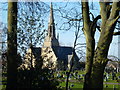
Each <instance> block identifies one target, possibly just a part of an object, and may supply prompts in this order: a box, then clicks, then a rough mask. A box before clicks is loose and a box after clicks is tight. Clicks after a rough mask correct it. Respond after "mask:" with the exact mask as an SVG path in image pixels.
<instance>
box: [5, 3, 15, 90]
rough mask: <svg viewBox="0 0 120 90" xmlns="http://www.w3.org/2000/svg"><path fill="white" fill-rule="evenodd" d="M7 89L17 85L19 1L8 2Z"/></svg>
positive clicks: (10, 89)
mask: <svg viewBox="0 0 120 90" xmlns="http://www.w3.org/2000/svg"><path fill="white" fill-rule="evenodd" d="M7 46H8V48H7V87H6V89H7V90H13V89H15V88H16V87H17V2H8V39H7Z"/></svg>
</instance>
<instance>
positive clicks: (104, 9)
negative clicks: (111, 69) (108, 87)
mask: <svg viewBox="0 0 120 90" xmlns="http://www.w3.org/2000/svg"><path fill="white" fill-rule="evenodd" d="M103 1H104V0H103ZM119 5H120V2H119V1H118V0H117V2H113V3H112V4H111V3H110V2H100V15H98V16H97V17H96V18H95V19H94V20H93V21H91V20H90V16H89V5H88V0H83V2H82V15H83V25H84V26H83V31H84V34H85V37H86V45H87V48H86V75H85V83H84V89H85V90H86V89H89V88H99V89H101V90H102V89H103V74H104V69H105V66H106V64H107V62H108V61H109V60H108V59H107V56H108V51H109V46H110V43H111V42H112V37H113V35H114V34H115V33H116V32H114V30H115V26H116V23H117V21H118V19H119V17H120V16H119V8H120V6H119ZM100 18H101V20H102V22H101V26H100V27H99V28H98V29H99V31H100V37H99V41H98V44H97V48H96V49H95V39H94V34H95V31H96V27H97V20H98V19H100ZM117 33H118V32H117ZM118 34H119V33H118Z"/></svg>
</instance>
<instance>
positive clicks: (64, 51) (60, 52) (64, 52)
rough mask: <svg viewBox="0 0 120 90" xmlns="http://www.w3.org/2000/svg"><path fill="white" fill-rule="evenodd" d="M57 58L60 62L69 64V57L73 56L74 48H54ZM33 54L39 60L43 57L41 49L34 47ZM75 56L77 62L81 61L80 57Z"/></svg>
mask: <svg viewBox="0 0 120 90" xmlns="http://www.w3.org/2000/svg"><path fill="white" fill-rule="evenodd" d="M52 49H53V51H54V53H55V55H56V57H57V58H58V60H63V61H64V62H65V63H68V55H72V52H73V50H74V49H73V48H72V47H65V46H54V47H52ZM32 52H33V54H34V56H35V58H36V59H37V60H39V59H40V55H41V48H40V47H33V48H32ZM74 55H75V60H77V61H79V58H78V56H77V55H76V53H75V54H74Z"/></svg>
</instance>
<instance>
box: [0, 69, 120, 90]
mask: <svg viewBox="0 0 120 90" xmlns="http://www.w3.org/2000/svg"><path fill="white" fill-rule="evenodd" d="M77 72H78V75H81V77H80V78H81V80H80V81H78V80H76V78H75V77H74V76H73V77H72V78H71V80H70V81H71V82H69V86H70V88H72V90H75V89H79V90H81V89H82V88H83V78H84V76H82V75H84V74H85V72H84V71H77ZM65 73H66V71H60V72H59V74H61V75H63V74H64V75H63V76H64V77H62V78H57V79H59V80H60V81H59V82H60V84H59V87H61V88H62V89H63V88H65V86H66V82H65V80H66V75H65ZM72 73H73V72H72ZM54 76H55V78H56V77H57V73H54ZM116 76H120V72H119V73H117V74H116ZM0 78H1V77H0ZM4 81H6V78H4ZM106 83H107V84H106ZM111 83H113V84H111ZM114 83H120V79H119V80H118V81H117V80H112V76H110V77H109V79H108V81H104V90H113V88H117V89H116V90H120V85H117V84H114ZM0 84H1V82H0ZM72 85H74V86H72ZM2 86H3V87H4V88H5V85H0V90H1V87H2Z"/></svg>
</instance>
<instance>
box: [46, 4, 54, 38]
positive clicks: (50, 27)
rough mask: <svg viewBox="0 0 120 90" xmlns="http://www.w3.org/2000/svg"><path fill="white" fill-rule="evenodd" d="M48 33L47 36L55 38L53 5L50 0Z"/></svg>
mask: <svg viewBox="0 0 120 90" xmlns="http://www.w3.org/2000/svg"><path fill="white" fill-rule="evenodd" d="M48 35H49V37H53V38H55V24H54V17H53V5H52V2H51V5H50V17H49V23H48Z"/></svg>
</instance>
